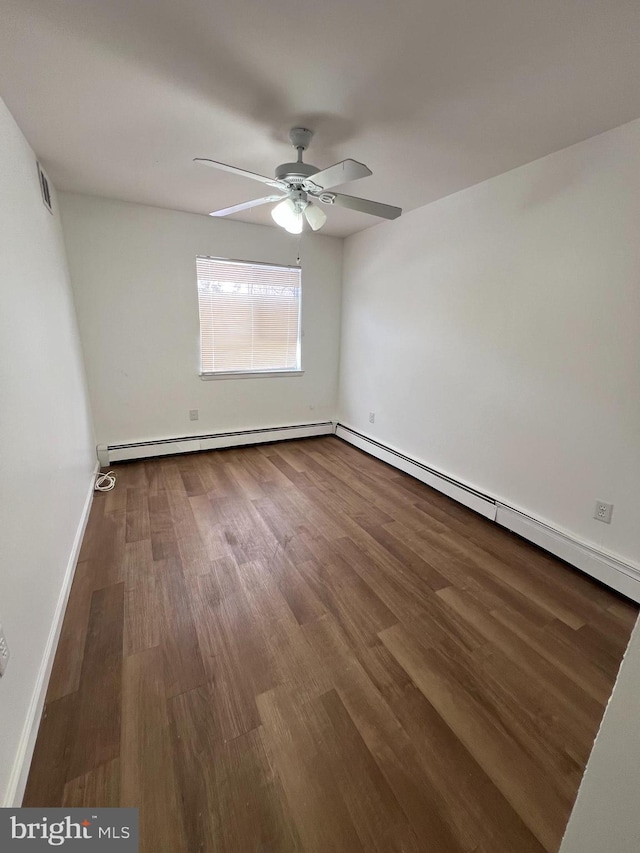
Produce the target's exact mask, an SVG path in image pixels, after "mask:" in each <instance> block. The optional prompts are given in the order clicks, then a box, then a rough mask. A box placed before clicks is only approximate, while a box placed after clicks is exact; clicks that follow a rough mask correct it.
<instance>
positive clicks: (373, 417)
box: [369, 412, 376, 424]
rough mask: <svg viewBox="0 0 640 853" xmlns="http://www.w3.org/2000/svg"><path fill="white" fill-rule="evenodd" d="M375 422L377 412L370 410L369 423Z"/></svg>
mask: <svg viewBox="0 0 640 853" xmlns="http://www.w3.org/2000/svg"><path fill="white" fill-rule="evenodd" d="M375 422H376V413H375V412H369V423H370V424H374V423H375Z"/></svg>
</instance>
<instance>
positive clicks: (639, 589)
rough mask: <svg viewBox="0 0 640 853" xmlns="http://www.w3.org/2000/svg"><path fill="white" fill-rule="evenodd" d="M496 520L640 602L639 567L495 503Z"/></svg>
mask: <svg viewBox="0 0 640 853" xmlns="http://www.w3.org/2000/svg"><path fill="white" fill-rule="evenodd" d="M496 521H497V523H498V524H501V525H502V526H503V527H506V528H508V529H509V530H512V531H513V532H514V533H517V534H518V536H522V537H523V538H524V539H528V540H529V541H530V542H533V543H534V544H535V545H539V546H540V547H541V548H544V550H545V551H549V552H550V553H551V554H555V556H556V557H560V559H561V560H564V561H565V562H567V563H570V564H571V565H572V566H575V567H576V568H577V569H580V570H581V571H583V572H585V573H586V574H588V575H591V577H593V578H596V580H599V581H601V582H602V583H603V584H605V585H606V586H608V587H611V588H612V589H615V590H617V591H618V592H621V593H622V594H623V595H626V596H627V598H631V599H632V600H633V601H636V602H638V603H640V567H637V566H634V565H632V564H631V563H626V562H624V561H623V560H620V559H618V558H617V557H613V556H612V555H610V554H606V553H605V552H604V551H600V550H598V549H596V548H593V547H592V546H591V545H589V544H587V543H586V542H581V541H580V540H579V539H575V538H573V537H572V536H568V535H567V534H566V533H562V532H561V531H560V530H557V529H556V528H554V527H550V526H549V525H548V524H544V523H543V522H542V521H538V520H537V519H535V518H532V517H531V516H529V515H526V514H525V513H523V512H520V511H519V510H517V509H513V507H510V506H506V505H505V504H502V503H499V502H498V509H497V513H496Z"/></svg>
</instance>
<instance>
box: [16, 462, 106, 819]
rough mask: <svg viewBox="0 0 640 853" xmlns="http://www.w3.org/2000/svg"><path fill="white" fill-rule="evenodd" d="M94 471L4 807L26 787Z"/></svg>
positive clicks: (86, 517) (86, 513)
mask: <svg viewBox="0 0 640 853" xmlns="http://www.w3.org/2000/svg"><path fill="white" fill-rule="evenodd" d="M97 472H98V466H97V465H96V468H95V471H94V473H93V474H92V475H91V484H90V486H89V490H88V492H87V497H86V499H85V502H84V507H83V508H82V515H81V516H80V522H79V524H78V529H77V530H76V535H75V537H74V540H73V546H72V548H71V553H70V555H69V561H68V563H67V568H66V571H65V574H64V579H63V581H62V587H61V589H60V594H59V596H58V602H57V604H56V609H55V612H54V614H53V621H52V623H51V630H50V631H49V636H48V638H47V643H46V646H45V649H44V654H43V656H42V663H41V664H40V670H39V671H38V677H37V679H36V685H35V688H34V690H33V694H32V697H31V703H30V704H29V710H28V711H27V717H26V720H25V723H24V727H23V729H22V735H21V737H20V743H19V744H18V750H17V753H16V757H15V760H14V763H13V769H12V771H11V775H10V777H9V783H8V786H7V790H6V792H5V797H4V803H3V807H4V808H18V807H19V806H20V805H21V803H22V798H23V796H24V791H25V788H26V786H27V778H28V776H29V768H30V767H31V759H32V758H33V750H34V749H35V745H36V738H37V736H38V729H39V727H40V719H41V717H42V712H43V710H44V700H45V697H46V695H47V687H48V686H49V678H50V676H51V670H52V668H53V660H54V658H55V654H56V649H57V647H58V640H59V639H60V632H61V630H62V622H63V620H64V614H65V610H66V607H67V601H68V600H69V593H70V592H71V584H72V583H73V577H74V575H75V571H76V564H77V562H78V556H79V554H80V546H81V545H82V538H83V536H84V532H85V529H86V527H87V522H88V520H89V513H90V512H91V505H92V503H93V496H94V494H95V490H94V485H95V479H96V474H97Z"/></svg>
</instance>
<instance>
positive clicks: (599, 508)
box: [593, 501, 613, 524]
mask: <svg viewBox="0 0 640 853" xmlns="http://www.w3.org/2000/svg"><path fill="white" fill-rule="evenodd" d="M612 514H613V504H606V503H604V502H603V501H596V510H595V512H594V513H593V517H594V518H595V519H596V521H604V523H605V524H611V516H612Z"/></svg>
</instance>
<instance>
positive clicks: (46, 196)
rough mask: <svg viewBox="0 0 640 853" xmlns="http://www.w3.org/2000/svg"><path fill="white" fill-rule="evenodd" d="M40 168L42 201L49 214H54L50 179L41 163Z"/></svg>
mask: <svg viewBox="0 0 640 853" xmlns="http://www.w3.org/2000/svg"><path fill="white" fill-rule="evenodd" d="M37 166H38V179H39V180H40V190H41V192H42V201H43V203H44V206H45V207H46V208H47V210H48V211H49V213H53V206H52V204H51V190H50V189H49V179H48V178H47V176H46V175H45V173H44V172H43V171H42V167H41V166H40V163H37Z"/></svg>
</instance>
